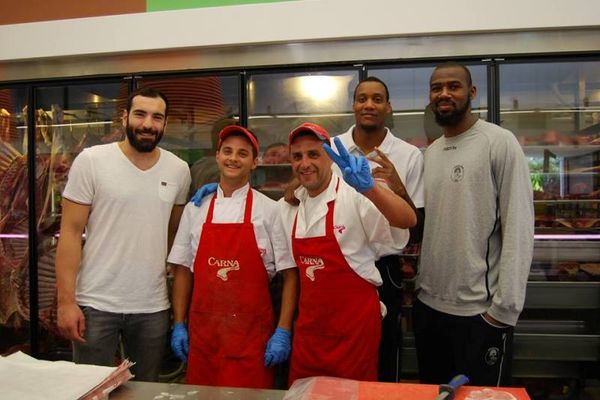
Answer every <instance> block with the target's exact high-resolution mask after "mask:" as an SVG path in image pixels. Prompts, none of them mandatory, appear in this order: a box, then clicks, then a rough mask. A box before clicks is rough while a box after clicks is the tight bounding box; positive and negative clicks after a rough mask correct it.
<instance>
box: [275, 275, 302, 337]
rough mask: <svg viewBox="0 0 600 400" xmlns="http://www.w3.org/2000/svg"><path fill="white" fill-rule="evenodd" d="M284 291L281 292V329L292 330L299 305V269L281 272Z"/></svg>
mask: <svg viewBox="0 0 600 400" xmlns="http://www.w3.org/2000/svg"><path fill="white" fill-rule="evenodd" d="M281 275H282V276H283V289H282V292H281V312H280V313H279V322H278V323H277V326H278V327H279V328H284V329H287V330H288V331H291V330H292V321H293V319H294V314H295V312H296V307H297V305H298V292H299V278H298V268H288V269H284V270H283V271H281Z"/></svg>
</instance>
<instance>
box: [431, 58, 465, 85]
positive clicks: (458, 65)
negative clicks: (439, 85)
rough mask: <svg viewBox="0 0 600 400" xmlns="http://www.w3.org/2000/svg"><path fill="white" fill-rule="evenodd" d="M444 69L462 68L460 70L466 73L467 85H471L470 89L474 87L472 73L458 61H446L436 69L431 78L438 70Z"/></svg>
mask: <svg viewBox="0 0 600 400" xmlns="http://www.w3.org/2000/svg"><path fill="white" fill-rule="evenodd" d="M444 68H460V69H462V70H463V71H464V72H465V75H466V76H467V84H468V85H469V87H471V86H473V79H472V78H471V71H469V68H467V67H465V66H464V65H463V64H461V63H458V62H456V61H446V62H445V63H442V64H439V65H438V66H436V67H435V69H434V70H433V72H432V73H431V76H433V73H434V72H435V71H437V70H438V69H444ZM429 83H431V78H429Z"/></svg>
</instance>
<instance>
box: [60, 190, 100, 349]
mask: <svg viewBox="0 0 600 400" xmlns="http://www.w3.org/2000/svg"><path fill="white" fill-rule="evenodd" d="M90 208H91V206H89V205H83V204H78V203H75V202H73V201H70V200H68V199H66V198H63V200H62V220H61V224H60V237H59V239H58V247H57V250H56V288H57V292H58V328H59V330H60V332H61V333H62V335H63V336H65V337H66V338H68V339H70V340H74V341H78V342H85V339H84V338H83V336H84V331H85V318H84V316H83V313H82V312H81V309H80V308H79V306H78V305H77V302H76V301H75V284H76V281H77V274H78V273H79V265H80V263H81V241H82V240H81V236H82V234H83V230H84V229H85V226H86V224H87V221H88V217H89V214H90Z"/></svg>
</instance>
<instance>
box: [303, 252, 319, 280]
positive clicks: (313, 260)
mask: <svg viewBox="0 0 600 400" xmlns="http://www.w3.org/2000/svg"><path fill="white" fill-rule="evenodd" d="M300 262H301V263H302V264H304V265H306V272H305V274H306V277H307V278H308V279H310V280H311V281H313V282H314V281H315V279H316V278H315V271H316V270H318V269H323V268H325V263H324V262H323V259H322V258H321V257H305V256H300Z"/></svg>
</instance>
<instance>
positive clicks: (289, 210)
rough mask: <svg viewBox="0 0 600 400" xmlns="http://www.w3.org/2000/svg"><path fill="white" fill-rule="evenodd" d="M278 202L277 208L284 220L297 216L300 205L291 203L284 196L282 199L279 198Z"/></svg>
mask: <svg viewBox="0 0 600 400" xmlns="http://www.w3.org/2000/svg"><path fill="white" fill-rule="evenodd" d="M276 204H277V210H278V212H279V214H280V215H281V218H282V219H283V220H284V221H286V220H288V219H290V218H292V217H293V216H295V215H296V212H297V211H298V206H293V205H291V204H290V203H288V202H287V201H285V198H283V197H282V198H281V199H279V200H278V201H277V203H276Z"/></svg>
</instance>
